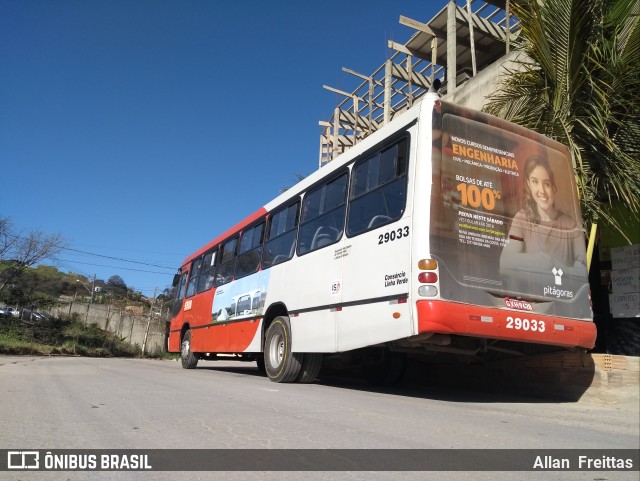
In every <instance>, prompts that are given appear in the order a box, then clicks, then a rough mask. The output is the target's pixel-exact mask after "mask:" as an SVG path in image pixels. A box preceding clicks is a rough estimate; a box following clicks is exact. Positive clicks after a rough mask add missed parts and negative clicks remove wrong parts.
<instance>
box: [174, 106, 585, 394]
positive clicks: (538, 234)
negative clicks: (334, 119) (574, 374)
mask: <svg viewBox="0 0 640 481" xmlns="http://www.w3.org/2000/svg"><path fill="white" fill-rule="evenodd" d="M174 285H175V287H176V298H175V302H174V310H173V313H172V314H173V318H172V320H171V324H170V332H169V339H168V350H169V351H170V352H180V353H181V358H182V365H183V367H185V368H194V367H196V365H197V363H198V361H199V360H200V359H211V360H213V359H216V358H217V356H218V355H219V354H225V355H226V356H227V357H225V358H227V359H228V358H229V357H228V356H229V355H233V356H234V357H236V358H237V359H239V360H245V361H256V362H257V363H258V367H259V368H260V369H262V370H263V371H264V372H265V373H266V374H267V375H268V376H269V378H270V379H271V380H272V381H275V382H302V383H308V382H312V381H313V380H315V379H316V377H317V375H318V373H319V370H320V368H321V366H322V365H323V364H328V365H333V366H334V367H336V366H349V367H357V368H359V369H360V370H361V372H362V374H363V375H364V377H365V378H366V379H367V380H369V381H370V382H372V383H374V384H392V383H394V382H397V381H398V380H399V379H400V378H401V377H402V374H403V371H404V368H405V367H406V363H407V357H408V356H423V355H429V354H430V355H431V356H430V358H434V357H435V358H437V359H443V358H445V357H452V358H456V357H459V356H461V355H462V356H465V357H466V358H468V359H470V360H487V359H488V360H490V359H500V358H502V357H504V356H510V355H526V354H535V353H541V352H549V351H553V350H559V349H567V348H569V349H590V348H592V347H593V346H594V344H595V337H596V331H595V326H594V324H593V321H592V312H591V306H590V294H589V284H588V279H587V268H586V261H585V238H584V233H583V227H582V219H581V214H580V209H579V199H578V195H577V188H576V185H575V181H574V175H573V169H572V165H571V159H570V156H569V153H568V150H567V149H566V148H565V147H564V146H562V145H561V144H559V143H557V142H555V141H552V140H549V139H547V138H545V137H543V136H541V135H539V134H536V133H534V132H532V131H529V130H526V129H524V128H522V127H519V126H517V125H515V124H511V123H509V122H506V121H504V120H501V119H498V118H495V117H492V116H488V115H485V114H482V113H479V112H475V111H472V110H469V109H465V108H462V107H458V106H455V105H452V104H449V103H446V102H444V101H441V100H440V99H439V98H438V96H437V95H435V94H428V95H426V96H425V98H424V99H423V101H422V102H420V103H419V104H417V105H416V106H414V107H413V108H411V109H409V110H408V111H406V112H405V113H403V114H402V115H400V116H398V117H397V118H396V119H394V120H393V121H392V122H390V123H389V124H387V125H386V126H384V127H383V128H381V129H380V130H378V131H377V132H375V133H373V134H372V135H370V136H369V137H368V138H366V139H365V140H363V141H362V142H360V143H359V144H357V145H356V146H354V147H352V148H351V149H350V150H349V151H347V152H346V153H344V154H342V155H341V156H340V157H339V158H338V159H336V160H334V161H333V162H331V163H329V164H328V165H326V166H325V167H323V168H322V169H320V170H319V171H317V172H315V173H313V174H312V175H310V176H309V177H307V178H306V179H304V180H303V181H301V182H300V183H298V184H297V185H295V186H294V187H292V188H291V189H289V190H287V191H286V192H285V193H283V194H282V195H280V196H279V197H277V198H275V199H274V200H273V201H271V202H270V203H268V204H267V205H265V206H263V207H262V208H260V209H259V210H257V211H256V212H255V213H253V214H252V215H251V216H249V217H247V218H246V219H244V220H243V221H241V222H240V223H239V224H237V225H236V226H235V227H233V228H231V229H229V230H228V231H227V232H225V233H223V234H221V235H220V236H218V237H217V238H215V239H213V240H212V241H211V242H209V243H208V244H206V245H205V246H203V247H202V248H201V249H199V250H198V251H196V252H195V253H193V254H192V255H190V256H188V257H187V258H186V259H185V261H184V262H183V264H182V265H181V267H180V269H179V271H178V275H176V278H175V283H174ZM434 353H437V354H438V355H437V356H433V354H434Z"/></svg>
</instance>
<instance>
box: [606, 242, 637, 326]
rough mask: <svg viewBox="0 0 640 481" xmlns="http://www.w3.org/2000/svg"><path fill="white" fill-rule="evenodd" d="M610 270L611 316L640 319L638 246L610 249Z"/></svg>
mask: <svg viewBox="0 0 640 481" xmlns="http://www.w3.org/2000/svg"><path fill="white" fill-rule="evenodd" d="M611 269H612V270H611V293H610V294H609V309H610V311H611V315H612V316H613V317H614V318H618V319H620V318H628V317H640V244H634V245H630V246H624V247H612V248H611Z"/></svg>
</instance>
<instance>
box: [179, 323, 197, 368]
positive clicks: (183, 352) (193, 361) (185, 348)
mask: <svg viewBox="0 0 640 481" xmlns="http://www.w3.org/2000/svg"><path fill="white" fill-rule="evenodd" d="M180 361H181V362H182V368H183V369H193V368H195V367H196V366H197V365H198V358H197V356H196V355H195V354H194V353H193V352H192V351H191V331H187V332H185V333H184V336H182V343H181V344H180Z"/></svg>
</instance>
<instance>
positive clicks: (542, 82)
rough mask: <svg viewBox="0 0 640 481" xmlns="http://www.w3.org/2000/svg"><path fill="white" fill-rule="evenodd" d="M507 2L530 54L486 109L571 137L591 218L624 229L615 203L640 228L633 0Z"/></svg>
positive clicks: (638, 42)
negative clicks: (616, 215)
mask: <svg viewBox="0 0 640 481" xmlns="http://www.w3.org/2000/svg"><path fill="white" fill-rule="evenodd" d="M512 8H513V12H514V14H515V15H516V16H517V17H518V18H519V20H520V22H521V26H522V32H521V35H520V39H519V41H518V44H517V48H520V49H522V50H523V51H524V53H525V54H526V55H524V56H523V57H521V59H520V60H518V61H517V67H516V68H515V69H513V70H512V71H511V72H509V76H508V77H506V80H505V81H504V82H503V84H502V85H501V86H500V89H499V90H498V91H497V92H496V93H495V94H493V95H492V96H491V97H490V99H489V104H488V105H487V107H486V108H485V110H486V111H487V112H489V113H492V114H494V115H498V116H500V117H503V118H506V119H508V120H511V121H513V122H515V123H518V124H520V125H523V126H525V127H528V128H530V129H532V130H535V131H537V132H540V133H542V134H544V135H546V136H548V137H551V138H553V139H556V140H558V141H560V142H561V143H563V144H565V145H567V146H568V147H569V149H570V151H571V156H572V160H573V162H574V168H575V172H576V178H577V180H578V188H579V190H580V194H581V203H582V211H583V215H584V216H585V218H586V220H587V222H589V223H596V222H597V221H598V220H599V219H604V220H605V221H606V222H607V223H608V224H610V225H611V226H612V227H614V228H615V229H616V230H618V231H619V232H620V233H621V234H622V235H624V236H625V237H627V236H626V234H625V230H626V228H625V226H624V225H622V224H621V223H620V222H618V221H617V220H616V218H615V217H614V214H613V210H612V209H611V207H612V206H614V205H615V204H616V203H622V204H624V205H626V206H627V207H628V208H629V210H630V211H631V213H632V216H634V217H635V221H634V220H633V219H632V220H631V222H633V224H631V227H630V228H637V219H638V217H640V156H639V153H640V148H639V145H640V123H639V122H638V120H639V119H638V117H639V116H640V62H638V58H640V26H639V25H640V24H639V21H638V19H639V17H638V14H639V13H640V7H639V3H638V0H553V1H540V0H519V1H515V2H513V3H512ZM634 226H635V227H634ZM627 240H628V237H627Z"/></svg>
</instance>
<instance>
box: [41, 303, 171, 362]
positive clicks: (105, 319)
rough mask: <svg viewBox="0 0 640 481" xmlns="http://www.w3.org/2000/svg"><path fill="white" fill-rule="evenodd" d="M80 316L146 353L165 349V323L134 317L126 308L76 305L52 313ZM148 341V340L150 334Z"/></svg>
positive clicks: (69, 305)
mask: <svg viewBox="0 0 640 481" xmlns="http://www.w3.org/2000/svg"><path fill="white" fill-rule="evenodd" d="M74 313H75V314H77V315H78V316H79V318H80V319H81V320H83V321H84V320H85V319H86V322H87V324H96V325H97V326H98V327H99V328H100V329H103V330H105V331H109V332H112V333H114V334H116V335H117V336H118V337H119V338H120V339H122V340H123V341H125V342H128V343H129V344H131V345H135V344H137V345H138V346H140V348H142V346H143V344H144V346H145V349H144V351H145V353H147V354H155V353H159V352H163V351H164V350H165V345H164V343H165V321H164V319H161V318H157V317H156V318H154V319H151V322H149V316H148V315H134V314H132V313H130V312H127V311H124V310H122V309H117V308H114V307H112V306H111V305H106V304H91V305H89V304H85V303H82V302H72V303H70V304H66V305H62V306H59V307H55V308H53V309H52V310H51V311H50V314H51V315H53V316H61V315H71V314H74ZM147 327H148V329H149V332H148V334H147V342H146V344H145V342H144V338H145V333H146V332H147Z"/></svg>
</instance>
